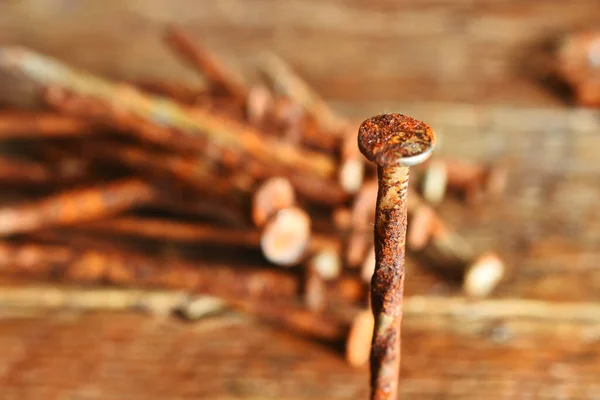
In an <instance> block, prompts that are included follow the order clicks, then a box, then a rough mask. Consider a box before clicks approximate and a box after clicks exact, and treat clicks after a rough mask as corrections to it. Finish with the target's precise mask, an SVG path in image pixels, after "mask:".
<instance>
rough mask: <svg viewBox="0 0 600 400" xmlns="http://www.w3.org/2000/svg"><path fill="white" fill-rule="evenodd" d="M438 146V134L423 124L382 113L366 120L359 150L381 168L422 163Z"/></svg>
mask: <svg viewBox="0 0 600 400" xmlns="http://www.w3.org/2000/svg"><path fill="white" fill-rule="evenodd" d="M434 147H435V132H434V131H433V129H432V128H431V127H430V126H429V125H427V124H426V123H424V122H421V121H419V120H417V119H414V118H412V117H409V116H406V115H402V114H381V115H377V116H375V117H372V118H369V119H367V120H366V121H364V122H363V123H362V124H361V126H360V128H359V130H358V148H359V149H360V152H361V153H362V154H363V155H364V156H365V157H366V158H367V159H368V160H369V161H371V162H374V163H375V164H377V165H379V166H380V167H384V168H385V167H402V166H403V167H410V166H413V165H416V164H420V163H422V162H423V161H425V160H426V159H427V158H429V156H430V155H431V153H432V151H433V149H434Z"/></svg>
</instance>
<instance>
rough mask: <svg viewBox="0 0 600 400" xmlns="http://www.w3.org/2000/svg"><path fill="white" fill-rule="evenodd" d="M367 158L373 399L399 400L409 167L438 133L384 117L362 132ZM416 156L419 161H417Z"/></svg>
mask: <svg viewBox="0 0 600 400" xmlns="http://www.w3.org/2000/svg"><path fill="white" fill-rule="evenodd" d="M358 135H359V137H358V145H359V149H360V151H361V152H362V153H363V155H364V156H365V157H366V158H367V159H368V160H370V161H373V162H375V163H376V164H377V176H378V192H377V206H376V214H375V229H374V244H375V259H376V266H375V272H374V274H373V278H372V280H371V307H372V310H373V315H374V318H375V326H374V330H373V341H372V347H371V356H370V362H371V399H373V400H388V399H394V400H395V399H397V397H398V375H399V373H400V353H401V352H400V332H401V328H400V326H401V322H402V296H403V290H404V255H405V242H406V227H407V199H406V197H407V192H408V177H409V170H408V166H409V165H414V164H416V163H418V162H419V161H422V160H419V159H418V158H419V157H423V155H425V156H427V155H428V154H430V153H431V151H432V150H433V146H434V144H435V134H434V132H433V130H432V129H431V128H430V127H429V126H428V125H426V124H425V123H423V122H421V121H418V120H415V119H414V118H411V117H407V116H404V115H401V114H383V115H378V116H375V117H373V118H371V119H368V120H366V121H365V122H363V124H362V125H361V126H360V128H359V133H358ZM415 157H417V158H415Z"/></svg>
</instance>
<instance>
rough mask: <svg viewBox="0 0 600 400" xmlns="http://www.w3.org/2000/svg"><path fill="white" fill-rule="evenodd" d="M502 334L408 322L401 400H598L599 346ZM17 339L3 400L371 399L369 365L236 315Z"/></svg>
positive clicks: (59, 320) (141, 320)
mask: <svg viewBox="0 0 600 400" xmlns="http://www.w3.org/2000/svg"><path fill="white" fill-rule="evenodd" d="M498 329H499V328H497V327H496V328H494V326H493V325H492V326H491V327H490V329H488V330H484V331H480V332H473V333H470V334H465V333H462V334H460V333H452V332H435V331H431V330H427V329H422V328H420V327H418V326H415V325H414V324H412V323H411V319H408V320H407V323H406V324H405V330H404V332H403V348H404V351H403V367H402V370H403V375H402V379H401V385H400V392H401V395H402V396H403V398H404V397H405V398H419V399H425V400H429V399H431V400H433V399H439V398H452V399H473V398H486V399H502V400H504V399H506V400H509V399H510V400H512V399H527V398H532V397H533V398H537V399H554V398H556V396H557V394H560V395H561V396H562V398H566V399H593V398H594V396H595V394H596V393H597V390H598V389H599V383H598V381H597V379H596V378H597V376H598V373H600V346H599V344H598V342H597V341H594V340H590V338H591V336H589V335H588V336H586V335H584V334H583V332H584V331H582V330H580V331H579V333H580V334H579V335H573V332H574V331H572V330H571V331H564V330H563V331H562V332H561V330H554V331H553V332H552V331H548V333H546V334H543V335H540V334H539V333H538V334H526V333H520V334H517V335H510V334H509V335H507V334H506V332H504V333H503V332H502V330H501V329H500V330H498ZM32 330H37V331H38V333H39V334H38V336H37V339H36V340H32V339H31V331H32ZM509 333H510V332H509ZM15 338H18V339H16V340H17V341H21V342H23V343H24V344H22V346H25V347H26V349H27V350H26V351H24V352H22V353H20V354H19V356H18V357H15V356H13V358H12V360H10V361H5V360H3V361H2V363H3V364H4V365H5V367H4V371H5V372H4V373H3V374H1V375H0V382H1V383H2V389H3V391H2V394H3V398H6V399H11V400H12V399H33V398H40V397H39V396H44V398H48V399H50V398H52V399H56V400H62V399H84V398H85V399H106V398H122V397H123V396H126V397H127V398H128V399H164V398H170V399H188V398H190V399H191V398H210V399H231V398H236V399H257V398H260V399H279V398H285V399H292V400H296V399H298V400H299V399H314V398H328V399H357V398H366V397H367V380H368V373H367V368H361V369H351V368H350V367H348V366H347V365H346V364H345V363H344V362H343V360H342V358H341V357H340V356H339V354H338V353H337V352H336V350H334V349H332V348H329V347H327V346H325V345H322V344H318V343H314V342H310V341H307V340H304V339H302V338H298V337H294V336H291V335H290V334H287V333H284V332H281V331H279V330H277V329H275V328H271V327H268V326H265V325H260V324H257V323H254V322H251V321H249V320H248V319H246V318H240V317H237V316H227V317H219V318H216V319H212V320H207V321H203V322H200V323H197V324H186V323H183V322H181V321H174V320H164V319H153V318H149V317H142V316H139V315H135V314H105V313H99V314H94V315H91V314H88V315H77V314H62V315H61V314H58V315H56V314H55V315H45V316H38V317H29V318H27V319H23V318H6V317H5V318H3V319H2V323H1V324H0V354H6V352H7V350H9V347H13V346H14V345H15V342H16V340H15ZM241 338H243V340H242V339H241ZM91 344H93V345H91Z"/></svg>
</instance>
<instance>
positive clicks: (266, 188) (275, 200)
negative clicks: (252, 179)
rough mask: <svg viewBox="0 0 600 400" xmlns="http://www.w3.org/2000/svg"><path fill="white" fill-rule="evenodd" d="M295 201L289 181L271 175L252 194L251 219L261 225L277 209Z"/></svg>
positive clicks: (290, 204)
mask: <svg viewBox="0 0 600 400" xmlns="http://www.w3.org/2000/svg"><path fill="white" fill-rule="evenodd" d="M295 203H296V194H295V192H294V187H293V186H292V184H291V183H290V181H289V180H288V179H286V178H284V177H273V178H270V179H267V180H266V181H265V182H263V183H261V184H260V186H259V187H258V188H257V189H256V190H255V191H254V194H253V196H252V221H253V222H254V224H255V225H256V226H259V227H260V226H263V225H264V224H265V223H267V221H268V220H269V218H271V216H272V215H274V214H275V213H276V212H277V211H279V210H282V209H284V208H287V207H291V206H293V205H294V204H295Z"/></svg>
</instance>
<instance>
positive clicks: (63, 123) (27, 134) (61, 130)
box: [0, 110, 99, 139]
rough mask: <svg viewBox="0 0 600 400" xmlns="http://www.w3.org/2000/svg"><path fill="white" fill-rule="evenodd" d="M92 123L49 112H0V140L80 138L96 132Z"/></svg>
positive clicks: (96, 129) (95, 126) (95, 127)
mask: <svg viewBox="0 0 600 400" xmlns="http://www.w3.org/2000/svg"><path fill="white" fill-rule="evenodd" d="M98 129H99V126H98V124H96V123H94V122H93V121H90V120H86V119H82V118H76V117H71V116H68V115H60V114H56V113H50V112H31V111H16V110H10V111H0V139H12V138H38V137H46V138H48V137H73V136H76V137H80V136H87V135H89V134H91V133H93V132H96V131H98Z"/></svg>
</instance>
